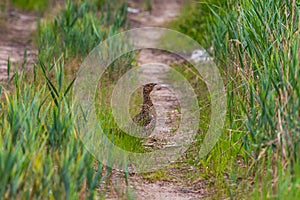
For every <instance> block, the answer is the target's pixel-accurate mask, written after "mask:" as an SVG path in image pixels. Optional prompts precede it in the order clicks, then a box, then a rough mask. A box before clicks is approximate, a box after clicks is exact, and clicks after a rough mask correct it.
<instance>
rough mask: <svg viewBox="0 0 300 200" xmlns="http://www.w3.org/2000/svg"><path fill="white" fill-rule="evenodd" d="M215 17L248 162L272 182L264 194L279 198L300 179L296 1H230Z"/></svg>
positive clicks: (216, 38) (265, 180) (215, 32)
mask: <svg viewBox="0 0 300 200" xmlns="http://www.w3.org/2000/svg"><path fill="white" fill-rule="evenodd" d="M215 17H216V18H215V19H216V20H215V23H214V25H212V26H211V32H212V33H213V42H214V49H215V56H216V58H217V60H218V61H219V64H220V65H221V66H223V67H224V70H225V71H226V79H227V80H228V84H227V90H228V97H229V100H230V104H229V109H230V114H231V119H233V120H231V124H234V123H235V119H236V117H235V116H236V115H240V114H241V111H242V113H243V116H244V117H242V118H240V119H241V120H242V121H243V123H244V127H246V128H247V130H248V134H247V135H246V136H245V137H244V143H243V144H244V147H245V149H246V150H247V151H248V152H249V158H252V160H251V163H249V164H250V165H251V167H253V168H252V169H253V171H254V172H257V173H256V175H257V177H258V178H259V179H260V181H261V180H263V181H262V182H261V184H263V185H264V184H266V185H267V184H268V183H269V185H272V186H270V187H268V189H267V190H263V191H260V192H261V193H262V194H265V195H266V196H269V197H271V196H273V197H276V198H279V197H280V196H281V195H280V196H278V195H279V192H282V187H285V188H286V189H287V188H289V190H288V191H289V192H291V191H290V190H294V189H295V187H294V184H297V183H298V182H299V177H297V176H296V175H297V174H298V173H299V168H298V167H297V166H299V165H298V164H299V150H300V149H299V144H300V141H299V138H300V135H299V133H300V109H299V106H300V100H299V99H300V92H299V91H300V84H299V77H300V70H299V44H298V42H299V8H298V7H297V5H296V2H295V1H292V0H283V1H271V0H264V1H243V2H240V1H231V3H228V5H227V6H226V7H223V8H220V9H219V14H217V13H215ZM264 173H267V174H270V176H265V175H264ZM271 181H273V183H272V184H271ZM282 183H285V184H282ZM261 184H260V187H262V185H261ZM266 185H264V186H263V188H265V187H266ZM266 196H265V197H266Z"/></svg>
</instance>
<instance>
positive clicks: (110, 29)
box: [39, 0, 127, 58]
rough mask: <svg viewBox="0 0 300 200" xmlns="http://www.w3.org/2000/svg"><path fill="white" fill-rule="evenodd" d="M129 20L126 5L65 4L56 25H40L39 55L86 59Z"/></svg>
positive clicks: (48, 22)
mask: <svg viewBox="0 0 300 200" xmlns="http://www.w3.org/2000/svg"><path fill="white" fill-rule="evenodd" d="M113 2H115V1H113ZM103 5H106V6H103ZM126 17H127V9H126V5H125V4H124V3H121V4H120V6H117V7H115V8H112V7H111V5H110V3H108V1H107V2H105V4H104V3H103V2H102V1H101V2H99V1H96V0H91V1H70V0H69V1H66V5H65V8H63V9H62V11H61V13H60V14H59V15H57V16H55V18H54V20H53V21H52V20H50V21H47V22H46V23H43V24H40V26H39V38H40V40H39V51H40V53H41V54H46V55H47V56H48V57H49V55H52V56H53V57H56V58H57V57H59V56H60V55H61V54H63V55H64V57H65V58H69V57H73V58H74V57H80V56H85V55H87V53H89V52H90V51H91V50H92V49H93V48H94V47H95V46H96V45H97V44H99V43H100V41H102V40H104V39H106V38H107V37H108V36H109V35H112V34H116V33H117V32H119V31H120V30H121V29H122V28H124V27H125V25H126ZM54 44H55V45H54ZM50 57H51V56H50Z"/></svg>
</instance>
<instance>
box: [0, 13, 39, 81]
mask: <svg viewBox="0 0 300 200" xmlns="http://www.w3.org/2000/svg"><path fill="white" fill-rule="evenodd" d="M0 17H1V19H0V20H2V22H1V26H0V81H2V80H6V79H7V78H8V76H7V75H8V74H7V64H8V58H9V60H10V62H11V68H12V69H14V68H15V67H19V69H20V68H21V66H23V67H27V66H33V63H34V60H35V58H36V56H37V49H36V47H35V46H34V45H33V41H32V37H33V33H34V32H35V30H36V22H37V16H36V15H35V14H34V13H31V12H24V11H18V10H16V9H9V10H8V11H6V12H3V11H2V12H1V11H0ZM25 49H26V54H27V56H26V60H24V52H25Z"/></svg>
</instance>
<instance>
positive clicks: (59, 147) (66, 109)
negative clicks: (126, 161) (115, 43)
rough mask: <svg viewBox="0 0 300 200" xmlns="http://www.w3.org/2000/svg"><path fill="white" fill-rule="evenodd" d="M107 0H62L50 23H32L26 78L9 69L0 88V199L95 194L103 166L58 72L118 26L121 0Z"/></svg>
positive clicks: (68, 83) (69, 81)
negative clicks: (32, 56) (34, 38)
mask: <svg viewBox="0 0 300 200" xmlns="http://www.w3.org/2000/svg"><path fill="white" fill-rule="evenodd" d="M111 3H112V2H109V3H107V2H106V1H98V0H91V1H85V2H83V1H67V3H66V7H65V8H64V9H63V10H62V11H61V13H60V14H58V16H56V17H55V19H54V20H53V21H52V20H50V21H47V22H46V23H45V24H40V32H39V35H38V38H39V55H38V58H39V59H38V61H37V62H36V63H35V65H34V70H33V74H32V76H33V78H31V77H30V74H24V73H15V74H13V76H12V77H13V78H12V80H11V82H10V83H9V84H10V91H7V90H6V89H5V88H4V87H1V89H0V93H1V95H2V99H1V102H0V149H1V150H0V177H1V179H0V185H1V187H0V196H1V197H3V198H5V199H9V198H13V199H23V198H27V199H45V198H49V199H54V198H55V199H85V198H90V199H94V198H96V196H97V197H99V196H101V194H99V191H98V190H97V189H98V187H99V185H100V184H102V183H104V182H105V181H106V179H107V178H108V177H109V174H110V173H111V169H109V168H107V167H105V166H103V165H102V164H101V163H97V162H96V161H95V159H94V158H93V157H92V156H91V155H90V153H89V152H88V151H87V150H86V149H85V148H84V146H83V144H82V143H81V140H80V139H79V136H78V133H77V132H76V130H75V128H74V118H73V117H74V116H73V113H72V101H71V98H70V97H71V95H70V93H71V91H72V90H71V89H72V86H73V82H74V80H75V78H76V77H70V76H66V72H68V70H69V69H66V68H69V67H70V65H67V64H68V62H67V61H72V59H74V58H76V59H77V58H79V59H82V58H83V56H85V55H86V54H87V53H88V52H89V51H90V50H91V49H92V48H94V47H95V46H96V45H97V44H98V43H99V42H100V41H101V40H104V39H105V38H106V37H107V36H108V35H109V34H113V33H116V32H118V31H121V30H122V29H123V28H124V27H125V24H126V13H125V11H126V9H125V6H124V5H122V6H121V7H119V8H115V9H114V8H112V7H111ZM106 9H109V10H106ZM110 25H111V26H110ZM105 27H110V28H105ZM116 64H118V63H116ZM122 66H124V67H128V66H129V65H125V64H124V65H122ZM9 69H10V66H9V67H8V73H10V70H9ZM104 128H105V129H109V128H110V127H108V125H107V127H104Z"/></svg>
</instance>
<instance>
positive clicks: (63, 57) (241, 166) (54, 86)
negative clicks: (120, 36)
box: [0, 0, 300, 199]
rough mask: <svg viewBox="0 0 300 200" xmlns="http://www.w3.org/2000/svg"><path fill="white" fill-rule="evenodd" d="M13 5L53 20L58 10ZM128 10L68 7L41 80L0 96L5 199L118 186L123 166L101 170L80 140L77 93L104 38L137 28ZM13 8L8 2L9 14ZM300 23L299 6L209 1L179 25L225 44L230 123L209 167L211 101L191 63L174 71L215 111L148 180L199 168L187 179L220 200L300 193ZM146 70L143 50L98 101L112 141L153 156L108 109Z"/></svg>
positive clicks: (108, 80) (110, 76)
mask: <svg viewBox="0 0 300 200" xmlns="http://www.w3.org/2000/svg"><path fill="white" fill-rule="evenodd" d="M6 2H8V1H6ZM10 3H11V4H12V5H13V6H17V7H19V8H21V9H26V10H35V11H42V10H44V9H46V7H47V6H48V5H50V4H51V3H52V2H51V1H46V0H43V1H34V0H27V1H25V0H12V1H10ZM116 5H117V4H116V1H115V0H113V1H112V0H87V1H83V0H75V1H71V0H70V1H66V2H65V6H64V7H63V8H62V9H61V10H60V11H59V12H58V13H57V14H56V15H55V17H54V18H53V19H48V20H46V21H43V22H42V21H41V22H39V25H38V34H37V38H38V39H37V41H38V42H37V45H38V48H39V55H38V62H37V63H36V64H35V66H34V70H33V77H30V76H29V75H28V74H24V73H14V74H13V77H12V78H11V81H10V82H9V83H7V85H6V84H5V83H3V85H2V86H1V87H0V95H1V98H2V99H1V102H0V177H1V179H0V185H1V187H0V196H1V197H3V198H5V199H8V198H14V199H21V198H30V199H31V198H36V199H40V198H43V199H44V198H49V199H54V198H55V199H74V198H75V199H81V198H91V199H92V198H95V196H99V195H101V193H99V192H98V191H97V190H98V186H99V185H101V184H102V183H104V182H108V181H107V180H108V178H109V175H110V173H111V171H112V169H111V168H109V167H106V166H103V165H102V163H98V162H97V161H95V159H94V158H93V157H92V156H91V155H90V154H89V152H87V150H86V149H85V148H84V147H83V145H82V143H81V142H80V140H79V138H78V137H79V136H78V133H77V132H76V130H75V128H74V116H73V113H72V101H71V92H72V90H71V89H72V86H73V83H74V80H75V78H74V73H76V71H77V70H78V67H79V66H78V65H77V64H74V63H80V62H81V61H82V59H83V58H84V56H86V55H87V53H88V52H90V51H91V50H92V49H93V48H94V47H95V46H96V45H97V44H98V43H99V42H100V41H102V40H104V39H106V38H107V37H109V36H110V35H113V34H115V33H118V32H120V31H121V30H123V29H126V28H127V25H128V23H127V18H126V15H127V13H126V5H125V4H120V5H119V6H116ZM6 6H7V4H4V3H0V9H1V11H6V10H7V7H6ZM145 9H146V10H149V11H151V2H150V1H145ZM1 17H2V16H1ZM299 17H300V16H299V7H298V6H297V2H296V1H295V0H282V1H273V0H262V1H258V0H245V1H237V0H230V1H218V0H205V1H204V2H203V1H201V2H193V3H190V4H188V5H186V7H185V9H184V10H183V12H182V14H181V16H180V17H179V18H178V20H176V21H174V22H171V23H170V24H169V26H170V27H172V28H175V29H177V30H178V31H181V32H183V33H185V34H187V35H189V36H191V37H192V38H194V39H195V40H197V41H199V43H200V44H201V45H203V46H205V47H207V48H209V47H210V46H212V47H213V49H214V51H212V52H211V53H212V56H214V59H215V61H216V63H217V66H218V67H219V70H220V71H221V74H222V76H223V79H224V82H225V85H226V90H227V99H228V101H227V105H228V116H227V119H226V126H225V127H224V132H223V135H222V137H221V139H220V141H219V142H218V143H217V145H216V146H215V147H214V149H213V150H212V152H211V153H210V154H209V155H208V156H207V157H206V159H202V160H200V159H197V152H198V150H199V146H200V144H201V140H202V138H203V134H202V133H205V131H206V129H207V128H208V127H207V126H208V121H209V116H210V105H209V95H208V94H207V88H206V87H205V85H204V82H201V81H200V82H199V80H201V76H200V75H199V74H198V73H197V72H196V70H195V69H194V68H193V67H192V66H191V65H188V64H183V65H175V66H173V67H174V68H175V69H176V70H177V71H179V72H180V73H181V74H182V75H183V76H184V77H186V78H187V79H188V80H189V82H190V84H191V85H193V86H195V91H196V93H197V95H198V96H197V97H198V100H199V105H200V107H201V108H203V110H202V112H201V116H200V117H201V120H200V122H201V124H200V127H201V129H200V130H199V134H198V135H197V137H196V140H195V143H193V145H192V146H191V147H190V148H189V149H188V151H187V152H186V154H185V155H183V157H182V158H181V160H183V162H181V163H175V164H174V165H172V166H170V167H166V168H164V169H163V170H161V171H158V172H155V173H148V174H143V176H144V177H145V178H148V179H149V180H151V181H154V180H179V179H181V178H182V177H176V175H177V174H174V173H173V174H170V171H172V170H169V168H173V169H174V168H177V169H180V170H185V169H187V168H189V167H191V166H193V167H195V168H197V170H194V171H192V172H186V173H185V177H184V178H186V179H189V180H196V179H199V178H202V179H205V180H206V181H208V180H210V181H211V184H210V186H211V187H213V188H214V191H216V192H215V194H214V196H213V197H212V198H225V197H230V198H246V199H251V198H253V199H294V197H298V196H299V195H300V194H299V193H300V190H299V184H300V170H299V166H300V158H299V151H300V145H299V144H300V141H299V138H300V135H299V133H300V109H299V108H300V92H299V91H300V69H299V55H300V54H299V52H300V49H299V44H298V43H299V25H300V21H299ZM0 27H1V24H0ZM25 58H26V54H25ZM77 61H78V62H77ZM10 65H11V63H10V62H9V64H8V73H11V72H10V69H11V66H10ZM134 65H135V60H134V54H133V53H130V54H126V55H124V56H122V57H121V58H119V59H118V60H117V61H115V62H114V63H113V64H111V65H110V67H109V68H108V69H107V71H106V72H105V73H104V76H103V78H102V79H101V81H100V83H99V86H98V90H97V94H96V98H95V103H96V104H98V105H99V106H98V108H99V109H98V110H97V115H98V117H99V119H100V121H104V119H105V122H106V123H104V124H103V125H104V127H103V129H104V132H105V133H107V135H108V136H109V138H110V139H111V140H112V141H113V142H114V143H115V144H117V145H118V146H120V147H122V148H124V149H127V150H130V151H136V152H144V151H145V149H144V148H143V146H142V144H141V141H140V140H139V139H136V138H134V137H132V136H129V135H126V134H124V133H123V132H122V131H120V130H118V129H117V128H116V127H117V125H116V124H115V122H114V120H113V116H112V114H111V110H110V109H107V110H105V109H104V108H102V107H101V105H102V104H103V103H104V104H105V103H108V102H107V101H108V100H109V99H110V96H111V88H112V87H113V85H114V84H115V83H116V81H117V80H118V79H119V78H120V77H121V75H122V74H123V73H124V72H125V71H127V70H128V69H130V68H131V67H132V66H134ZM20 67H21V66H20ZM116 67H118V69H119V70H118V73H114V69H115V68H116ZM7 88H9V89H7ZM100 88H101V90H100ZM200 91H201V92H200ZM133 96H134V98H133V99H132V101H133V102H135V101H138V97H135V96H138V94H137V93H136V94H134V95H133ZM97 97H100V98H97ZM133 113H134V112H133ZM175 171H176V170H175ZM191 173H194V174H191ZM124 176H125V178H126V177H127V176H128V174H127V173H126V172H125V173H124ZM24 180H26V181H24ZM126 181H128V180H126ZM249 191H250V192H251V193H250V192H249ZM247 194H249V196H247ZM250 194H251V195H250ZM128 195H129V194H128ZM130 198H132V197H129V196H128V199H130Z"/></svg>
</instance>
